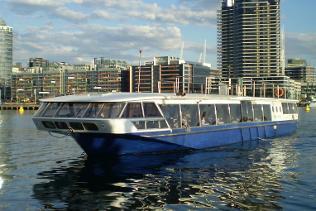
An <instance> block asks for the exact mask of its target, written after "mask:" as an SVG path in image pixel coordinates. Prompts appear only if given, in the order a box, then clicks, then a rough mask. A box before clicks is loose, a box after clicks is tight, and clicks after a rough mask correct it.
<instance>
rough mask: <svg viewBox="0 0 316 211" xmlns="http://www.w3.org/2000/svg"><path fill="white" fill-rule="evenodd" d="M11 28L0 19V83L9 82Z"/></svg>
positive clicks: (10, 70) (10, 71) (10, 69)
mask: <svg viewBox="0 0 316 211" xmlns="http://www.w3.org/2000/svg"><path fill="white" fill-rule="evenodd" d="M12 38H13V33H12V27H10V26H7V25H6V23H5V22H4V21H3V20H2V19H0V83H1V84H2V85H3V84H4V82H5V81H9V79H10V77H11V73H12Z"/></svg>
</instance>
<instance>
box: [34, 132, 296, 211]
mask: <svg viewBox="0 0 316 211" xmlns="http://www.w3.org/2000/svg"><path fill="white" fill-rule="evenodd" d="M293 139H294V140H295V138H293V137H292V139H291V141H293ZM289 142H290V141H284V139H283V140H281V139H279V140H277V141H274V142H271V141H269V140H261V141H258V142H252V143H244V144H238V145H233V146H227V147H222V148H217V149H215V150H214V149H212V150H203V151H194V152H182V153H177V154H160V155H142V156H125V157H124V156H123V157H121V158H120V159H118V160H115V162H112V163H109V162H103V163H102V162H97V161H93V160H89V159H85V158H79V159H78V160H77V161H75V162H73V163H71V164H70V165H67V166H63V165H62V163H60V167H58V168H55V169H52V170H50V171H45V172H41V173H40V174H39V175H38V177H39V178H38V179H40V180H41V181H43V182H41V183H39V184H35V185H34V187H33V192H34V193H33V197H35V198H36V199H38V200H40V202H41V204H42V205H43V208H51V209H71V210H76V209H80V210H81V209H89V210H94V209H101V210H102V209H114V208H119V209H136V208H138V209H159V208H160V209H161V208H164V209H188V208H191V209H195V208H220V209H229V208H232V209H233V208H237V209H281V208H282V207H281V205H280V203H281V201H282V199H283V197H282V193H281V191H282V177H283V176H286V169H285V168H287V167H290V166H292V165H294V163H295V159H296V154H295V153H294V151H292V150H291V144H287V143H289ZM290 176H291V177H295V176H296V175H290Z"/></svg>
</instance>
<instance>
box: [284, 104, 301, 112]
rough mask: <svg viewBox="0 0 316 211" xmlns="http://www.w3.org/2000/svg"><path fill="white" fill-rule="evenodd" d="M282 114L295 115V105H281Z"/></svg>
mask: <svg viewBox="0 0 316 211" xmlns="http://www.w3.org/2000/svg"><path fill="white" fill-rule="evenodd" d="M282 110H283V114H296V113H297V105H296V103H282Z"/></svg>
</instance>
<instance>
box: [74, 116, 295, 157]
mask: <svg viewBox="0 0 316 211" xmlns="http://www.w3.org/2000/svg"><path fill="white" fill-rule="evenodd" d="M296 129H297V121H283V122H264V123H263V122H261V123H253V122H252V123H241V124H239V125H222V126H209V127H199V128H191V129H190V130H185V129H177V130H173V131H172V132H170V131H164V132H154V133H148V132H146V133H137V134H103V133H74V134H73V136H74V139H75V140H76V141H77V143H78V144H79V145H80V146H81V147H82V149H83V150H84V151H85V152H86V153H87V154H88V155H89V156H107V155H122V154H137V153H149V152H161V151H172V150H181V149H188V148H189V149H203V148H210V147H217V146H222V145H227V144H233V143H237V142H243V141H252V140H258V139H266V138H275V137H280V136H285V135H290V134H292V133H294V132H295V131H296Z"/></svg>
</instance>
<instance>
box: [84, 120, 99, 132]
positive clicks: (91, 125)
mask: <svg viewBox="0 0 316 211" xmlns="http://www.w3.org/2000/svg"><path fill="white" fill-rule="evenodd" d="M83 126H84V127H85V128H86V129H87V130H94V131H97V130H98V126H97V125H96V124H94V123H90V122H84V123H83Z"/></svg>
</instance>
